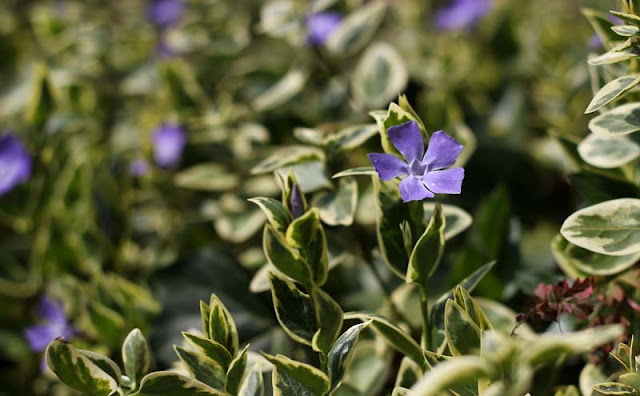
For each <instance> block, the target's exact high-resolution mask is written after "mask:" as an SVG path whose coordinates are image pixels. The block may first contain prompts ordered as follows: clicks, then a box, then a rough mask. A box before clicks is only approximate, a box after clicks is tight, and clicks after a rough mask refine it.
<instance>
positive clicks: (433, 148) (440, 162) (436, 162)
mask: <svg viewBox="0 0 640 396" xmlns="http://www.w3.org/2000/svg"><path fill="white" fill-rule="evenodd" d="M463 148H464V146H463V145H462V144H460V143H458V142H457V141H456V140H455V139H454V138H452V137H451V136H449V135H447V134H446V133H444V132H443V131H438V132H435V133H434V134H433V135H431V139H430V140H429V147H427V153H426V154H425V155H424V160H423V161H422V162H424V163H425V164H426V165H427V171H431V170H437V169H444V168H448V167H450V166H451V165H453V164H455V162H456V159H458V156H459V155H460V153H461V152H462V149H463Z"/></svg>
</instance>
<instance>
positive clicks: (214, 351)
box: [182, 332, 232, 370]
mask: <svg viewBox="0 0 640 396" xmlns="http://www.w3.org/2000/svg"><path fill="white" fill-rule="evenodd" d="M182 335H183V337H184V338H185V339H186V340H187V341H189V343H190V344H191V345H193V346H194V347H195V348H196V349H198V350H199V351H200V352H202V353H203V354H204V355H205V356H207V357H208V358H210V359H212V360H214V361H215V362H216V363H218V364H219V365H220V366H222V368H223V369H225V370H226V369H228V368H229V364H231V360H232V357H231V354H230V353H229V351H227V348H225V347H224V345H222V344H220V343H219V342H217V341H213V340H210V339H207V338H204V337H200V336H199V335H197V334H192V333H187V332H183V333H182Z"/></svg>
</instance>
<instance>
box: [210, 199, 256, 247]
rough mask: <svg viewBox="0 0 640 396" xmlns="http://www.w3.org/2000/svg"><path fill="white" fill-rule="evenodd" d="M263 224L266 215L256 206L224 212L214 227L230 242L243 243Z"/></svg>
mask: <svg viewBox="0 0 640 396" xmlns="http://www.w3.org/2000/svg"><path fill="white" fill-rule="evenodd" d="M263 224H264V215H263V214H262V211H260V210H258V209H257V208H256V209H255V210H245V211H242V212H240V213H224V214H223V215H221V216H219V217H218V218H217V219H216V221H215V223H214V227H215V229H216V232H217V233H218V234H219V235H220V237H221V238H223V239H225V240H227V241H229V242H233V243H241V242H245V241H246V240H247V239H249V238H251V237H252V236H253V235H254V234H255V233H256V232H258V230H260V227H262V225H263Z"/></svg>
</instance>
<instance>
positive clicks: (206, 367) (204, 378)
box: [141, 345, 226, 390]
mask: <svg viewBox="0 0 640 396" xmlns="http://www.w3.org/2000/svg"><path fill="white" fill-rule="evenodd" d="M174 349H175V351H176V353H177V354H178V357H179V358H180V360H181V361H182V363H184V366H185V368H186V369H187V371H189V373H190V374H191V375H192V376H193V377H194V378H195V379H197V380H198V381H200V382H203V383H205V384H207V385H209V386H210V387H212V388H214V389H217V390H224V387H225V378H226V373H225V372H224V370H223V369H222V366H220V365H219V364H218V363H216V362H215V361H213V360H212V359H209V358H208V357H206V356H204V355H202V354H200V353H197V352H194V351H190V350H188V349H184V348H182V347H180V346H178V345H176V346H174ZM141 390H142V388H141Z"/></svg>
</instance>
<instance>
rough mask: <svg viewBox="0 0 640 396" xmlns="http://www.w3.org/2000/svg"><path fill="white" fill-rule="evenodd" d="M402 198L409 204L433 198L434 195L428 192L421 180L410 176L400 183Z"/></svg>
mask: <svg viewBox="0 0 640 396" xmlns="http://www.w3.org/2000/svg"><path fill="white" fill-rule="evenodd" d="M400 196H401V197H402V200H403V201H404V202H409V201H421V200H423V199H425V198H433V197H434V194H433V193H432V192H431V191H429V190H427V188H426V187H425V186H424V184H422V182H421V181H420V180H418V179H416V178H415V177H413V176H408V177H406V178H405V179H404V180H403V181H401V182H400Z"/></svg>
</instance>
